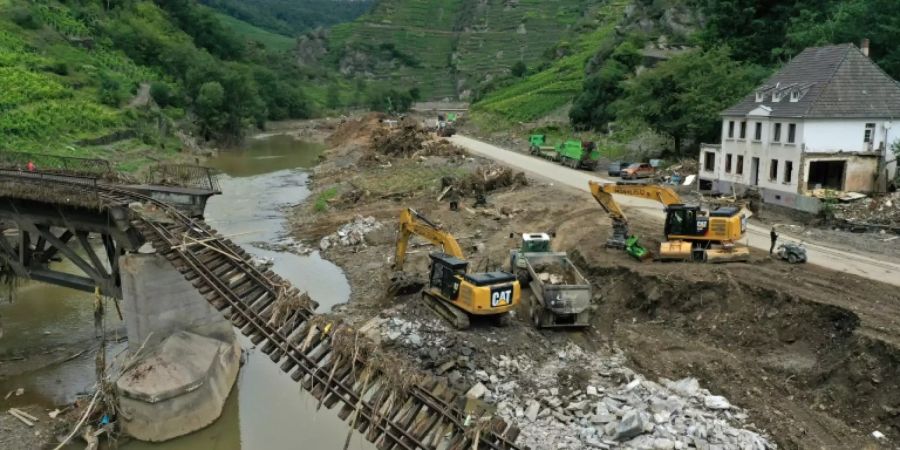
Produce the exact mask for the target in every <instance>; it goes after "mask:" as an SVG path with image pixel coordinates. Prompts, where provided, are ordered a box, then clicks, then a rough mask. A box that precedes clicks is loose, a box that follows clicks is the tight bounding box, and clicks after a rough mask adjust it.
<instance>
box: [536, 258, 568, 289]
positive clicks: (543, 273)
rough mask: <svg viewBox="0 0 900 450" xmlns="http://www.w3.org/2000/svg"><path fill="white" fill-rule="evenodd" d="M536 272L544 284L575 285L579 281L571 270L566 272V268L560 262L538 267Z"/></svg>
mask: <svg viewBox="0 0 900 450" xmlns="http://www.w3.org/2000/svg"><path fill="white" fill-rule="evenodd" d="M534 271H535V272H537V274H538V278H540V279H541V282H543V283H549V284H552V285H558V284H575V283H576V282H577V281H578V280H576V279H575V274H574V273H572V271H571V270H566V267H565V266H564V265H562V264H560V263H558V262H552V263H546V264H541V265H536V266H534Z"/></svg>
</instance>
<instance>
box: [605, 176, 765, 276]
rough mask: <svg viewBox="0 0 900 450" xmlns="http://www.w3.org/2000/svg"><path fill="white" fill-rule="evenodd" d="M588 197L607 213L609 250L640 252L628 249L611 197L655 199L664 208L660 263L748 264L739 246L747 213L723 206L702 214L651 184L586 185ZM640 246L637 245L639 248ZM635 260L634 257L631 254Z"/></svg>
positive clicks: (747, 251)
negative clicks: (610, 226) (609, 230)
mask: <svg viewBox="0 0 900 450" xmlns="http://www.w3.org/2000/svg"><path fill="white" fill-rule="evenodd" d="M588 184H589V187H590V190H591V194H592V195H593V196H594V198H595V199H596V200H597V203H599V204H600V206H601V207H603V209H604V210H605V211H606V212H607V213H608V214H609V217H610V219H611V220H612V222H613V234H612V237H610V239H609V240H608V241H607V246H608V247H617V248H625V249H626V251H628V252H629V254H632V252H636V253H638V252H640V249H639V248H632V249H630V250H629V249H628V247H626V246H627V245H628V244H629V241H631V242H630V243H632V244H636V242H637V240H636V239H634V240H631V239H629V238H631V237H632V236H631V235H630V234H629V231H628V219H627V218H626V217H625V214H624V213H623V212H622V209H621V208H620V207H619V205H618V203H616V201H615V199H613V194H621V195H628V196H632V197H641V198H646V199H649V200H655V201H658V202H660V203H662V204H663V205H664V206H665V208H666V209H665V211H666V221H665V230H664V234H665V237H666V241H665V242H662V243H661V244H660V248H659V253H658V254H657V258H659V259H661V260H681V261H687V260H693V261H708V262H730V261H747V260H749V259H750V249H748V248H747V247H746V246H742V245H738V244H737V242H738V241H739V240H740V239H742V238H743V237H744V233H745V232H746V231H747V219H748V218H749V217H750V212H749V211H747V210H746V209H743V208H738V207H734V206H723V207H719V208H717V209H715V210H713V211H703V210H701V209H700V207H699V206H697V205H685V204H684V203H683V202H682V201H681V198H680V197H679V196H678V194H677V193H676V192H675V191H674V190H672V188H670V187H666V186H657V185H652V184H616V183H606V184H601V183H597V182H595V181H590V182H588ZM638 247H639V246H638ZM632 256H635V257H637V254H632Z"/></svg>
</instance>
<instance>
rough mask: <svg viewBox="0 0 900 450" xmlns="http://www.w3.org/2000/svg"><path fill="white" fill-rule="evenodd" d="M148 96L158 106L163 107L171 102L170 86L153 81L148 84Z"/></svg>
mask: <svg viewBox="0 0 900 450" xmlns="http://www.w3.org/2000/svg"><path fill="white" fill-rule="evenodd" d="M150 97H153V101H155V102H156V104H157V105H159V107H160V108H165V107H167V106H169V105H171V104H172V88H170V87H169V85H168V84H166V83H162V82H156V83H153V84H151V85H150Z"/></svg>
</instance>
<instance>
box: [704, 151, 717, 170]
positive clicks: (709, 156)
mask: <svg viewBox="0 0 900 450" xmlns="http://www.w3.org/2000/svg"><path fill="white" fill-rule="evenodd" d="M715 169H716V154H715V153H713V152H705V153H704V154H703V170H705V171H707V172H712V171H713V170H715Z"/></svg>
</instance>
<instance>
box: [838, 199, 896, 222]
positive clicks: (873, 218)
mask: <svg viewBox="0 0 900 450" xmlns="http://www.w3.org/2000/svg"><path fill="white" fill-rule="evenodd" d="M833 210H834V217H835V218H836V219H841V220H846V221H848V222H852V223H864V224H873V225H885V226H893V227H900V192H894V193H892V194H886V195H883V196H879V197H866V198H863V199H859V200H856V201H853V202H849V203H837V204H835V205H834V207H833Z"/></svg>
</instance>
